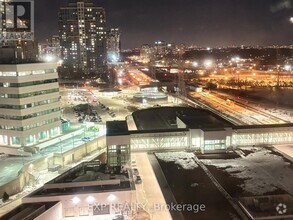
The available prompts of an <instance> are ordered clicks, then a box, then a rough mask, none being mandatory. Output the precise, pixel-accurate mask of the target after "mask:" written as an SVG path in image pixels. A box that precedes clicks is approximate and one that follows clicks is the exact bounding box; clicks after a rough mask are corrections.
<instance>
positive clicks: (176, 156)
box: [156, 152, 198, 170]
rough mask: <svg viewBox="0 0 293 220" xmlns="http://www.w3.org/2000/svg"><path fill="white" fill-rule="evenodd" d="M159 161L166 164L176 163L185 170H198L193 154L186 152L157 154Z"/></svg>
mask: <svg viewBox="0 0 293 220" xmlns="http://www.w3.org/2000/svg"><path fill="white" fill-rule="evenodd" d="M156 156H157V158H158V159H159V160H162V161H165V162H175V164H177V165H179V166H181V167H182V168H183V169H185V170H192V169H194V168H197V167H198V165H197V164H196V163H195V161H194V154H193V153H186V152H166V153H156Z"/></svg>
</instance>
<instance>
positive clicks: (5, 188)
mask: <svg viewBox="0 0 293 220" xmlns="http://www.w3.org/2000/svg"><path fill="white" fill-rule="evenodd" d="M29 169H30V168H29V164H26V165H24V167H23V169H22V170H20V171H19V175H18V177H17V178H16V179H14V180H12V181H10V182H8V183H6V184H4V185H2V186H1V187H0V198H2V196H3V193H4V192H6V193H8V195H9V196H11V195H14V194H16V193H19V192H21V191H22V190H23V188H24V186H29V185H32V184H33V183H34V182H35V178H34V176H33V175H31V174H30V173H29V172H28V170H29Z"/></svg>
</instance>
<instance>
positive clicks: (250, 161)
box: [201, 148, 293, 195]
mask: <svg viewBox="0 0 293 220" xmlns="http://www.w3.org/2000/svg"><path fill="white" fill-rule="evenodd" d="M201 161H202V162H203V163H204V164H205V165H212V166H215V167H217V168H220V169H224V170H225V171H226V172H228V173H229V174H230V175H231V176H234V177H236V178H240V179H243V181H244V183H243V184H242V185H241V187H242V189H243V190H245V191H246V192H249V193H252V194H253V195H263V194H265V193H270V192H273V191H275V190H276V189H278V188H282V189H283V190H286V191H288V192H289V193H293V180H292V178H290V176H292V175H293V170H292V169H290V167H289V166H290V163H288V162H286V161H284V159H283V157H281V156H278V155H274V154H272V151H271V150H268V149H263V148H258V149H254V152H253V153H251V154H249V155H248V156H247V157H244V158H237V159H228V160H218V159H213V160H201ZM288 177H289V178H288Z"/></svg>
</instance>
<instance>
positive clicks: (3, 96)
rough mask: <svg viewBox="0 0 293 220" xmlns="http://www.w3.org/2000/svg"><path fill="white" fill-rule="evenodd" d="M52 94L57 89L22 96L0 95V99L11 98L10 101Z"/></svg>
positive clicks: (57, 90)
mask: <svg viewBox="0 0 293 220" xmlns="http://www.w3.org/2000/svg"><path fill="white" fill-rule="evenodd" d="M54 92H59V88H58V89H57V88H56V89H48V90H41V91H35V92H30V93H23V94H4V93H2V94H0V98H12V99H20V98H27V97H32V96H37V95H44V94H50V93H54Z"/></svg>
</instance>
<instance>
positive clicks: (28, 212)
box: [0, 202, 58, 220]
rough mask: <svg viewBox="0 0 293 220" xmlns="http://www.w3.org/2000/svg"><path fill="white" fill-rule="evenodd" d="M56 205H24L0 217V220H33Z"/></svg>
mask: <svg viewBox="0 0 293 220" xmlns="http://www.w3.org/2000/svg"><path fill="white" fill-rule="evenodd" d="M57 203H58V202H41V203H24V204H22V205H20V206H18V207H16V208H14V209H13V210H12V211H10V212H8V213H6V214H5V215H3V216H2V217H0V220H7V219H11V220H23V219H27V220H30V219H35V218H36V217H38V216H40V215H41V214H43V213H44V212H46V211H47V210H48V209H50V208H51V207H53V206H54V205H56V204H57Z"/></svg>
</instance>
